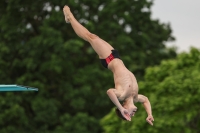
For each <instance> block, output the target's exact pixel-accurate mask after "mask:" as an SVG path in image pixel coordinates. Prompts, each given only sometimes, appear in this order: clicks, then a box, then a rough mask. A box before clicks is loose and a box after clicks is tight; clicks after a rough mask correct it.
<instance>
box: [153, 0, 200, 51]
mask: <svg viewBox="0 0 200 133" xmlns="http://www.w3.org/2000/svg"><path fill="white" fill-rule="evenodd" d="M151 11H152V18H153V19H159V20H160V21H161V22H162V23H170V25H171V28H172V30H173V36H174V37H175V38H176V41H175V42H171V43H167V44H166V45H167V46H176V47H178V52H183V51H186V52H188V51H189V48H190V46H194V47H196V48H199V49H200V0H154V5H153V6H152V8H151Z"/></svg>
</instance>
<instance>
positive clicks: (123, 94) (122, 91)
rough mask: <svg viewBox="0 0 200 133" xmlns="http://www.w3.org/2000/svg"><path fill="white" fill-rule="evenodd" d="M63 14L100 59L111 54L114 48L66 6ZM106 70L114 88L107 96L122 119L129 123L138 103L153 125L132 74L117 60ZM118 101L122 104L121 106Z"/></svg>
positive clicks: (148, 106) (143, 97)
mask: <svg viewBox="0 0 200 133" xmlns="http://www.w3.org/2000/svg"><path fill="white" fill-rule="evenodd" d="M63 13H64V16H65V21H66V22H68V23H70V24H71V26H72V28H73V30H74V31H75V33H76V34H77V35H78V36H79V37H80V38H82V39H84V40H85V41H87V42H89V43H90V44H91V46H92V48H93V49H94V50H95V52H96V53H97V54H98V56H99V58H100V59H105V58H106V57H108V55H110V54H111V50H113V49H114V48H113V47H112V46H111V45H110V44H108V43H107V42H106V41H104V40H102V39H101V38H99V37H98V36H97V35H95V34H92V33H91V32H89V31H88V30H87V29H86V28H85V27H84V26H82V25H81V24H80V23H79V22H78V21H77V20H76V18H75V17H74V16H73V14H72V12H71V11H70V8H69V7H68V6H64V8H63ZM108 69H109V70H111V72H112V73H113V77H114V83H115V86H114V87H113V88H110V89H108V90H107V95H108V96H109V98H110V100H111V101H112V102H113V103H114V104H115V106H116V107H117V108H118V109H119V110H120V112H121V114H122V115H123V116H124V118H125V119H126V120H128V121H131V117H132V116H134V115H135V113H136V111H137V107H136V106H135V105H134V103H136V102H140V103H142V104H143V106H144V108H145V110H146V112H147V114H148V117H147V118H146V121H147V122H148V123H149V124H150V125H153V121H154V118H153V116H152V111H151V104H150V102H149V100H148V98H147V97H146V96H144V95H141V94H138V84H137V80H136V78H135V76H134V75H133V73H132V72H130V71H129V70H128V69H127V68H126V67H125V65H124V63H123V62H122V60H121V59H118V58H115V59H113V60H112V61H111V62H110V63H109V64H108ZM120 101H122V102H123V104H122V105H121V103H120Z"/></svg>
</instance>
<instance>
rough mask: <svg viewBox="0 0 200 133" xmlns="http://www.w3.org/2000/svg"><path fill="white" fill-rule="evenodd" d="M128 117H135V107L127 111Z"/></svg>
mask: <svg viewBox="0 0 200 133" xmlns="http://www.w3.org/2000/svg"><path fill="white" fill-rule="evenodd" d="M128 111H129V115H130V116H131V117H132V116H134V115H135V113H136V111H137V107H136V106H135V105H133V106H131V107H130V108H129V109H128Z"/></svg>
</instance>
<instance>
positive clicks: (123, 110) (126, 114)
mask: <svg viewBox="0 0 200 133" xmlns="http://www.w3.org/2000/svg"><path fill="white" fill-rule="evenodd" d="M120 112H121V114H122V115H123V116H124V118H125V119H126V120H127V121H131V117H130V114H129V113H128V110H127V109H125V108H122V109H121V110H120Z"/></svg>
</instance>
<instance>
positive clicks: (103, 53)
mask: <svg viewBox="0 0 200 133" xmlns="http://www.w3.org/2000/svg"><path fill="white" fill-rule="evenodd" d="M63 12H64V15H65V20H66V22H69V23H70V24H71V26H72V28H73V29H74V31H75V33H76V34H77V35H78V36H79V37H80V38H82V39H84V40H86V41H88V42H89V43H90V44H91V46H92V47H93V49H94V50H95V51H96V53H97V54H98V55H99V57H100V58H106V57H107V56H108V55H110V53H111V50H112V49H114V48H113V47H112V46H111V45H110V44H108V43H107V42H106V41H104V40H102V39H101V38H99V37H98V36H96V35H95V34H92V33H90V32H89V31H88V30H87V29H86V28H85V27H84V26H83V25H81V24H80V23H79V22H78V21H77V20H76V18H75V17H74V16H73V14H72V13H71V11H70V8H69V7H68V6H65V7H64V8H63Z"/></svg>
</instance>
